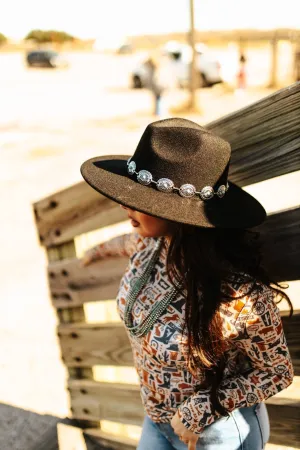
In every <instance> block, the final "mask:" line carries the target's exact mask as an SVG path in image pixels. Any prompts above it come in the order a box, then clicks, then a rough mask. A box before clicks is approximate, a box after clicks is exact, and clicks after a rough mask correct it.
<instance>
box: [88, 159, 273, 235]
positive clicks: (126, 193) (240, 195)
mask: <svg viewBox="0 0 300 450" xmlns="http://www.w3.org/2000/svg"><path fill="white" fill-rule="evenodd" d="M128 158H130V156H124V155H121V156H120V155H112V156H111V155H110V156H99V157H96V158H91V159H89V160H87V161H85V162H84V163H83V164H82V166H81V174H82V176H83V178H84V179H85V181H86V182H87V183H88V184H89V185H90V186H91V187H93V188H94V189H95V190H96V191H98V192H100V193H101V194H103V195H104V196H105V197H108V198H110V199H111V200H114V201H115V202H117V203H119V204H121V205H123V206H126V207H128V208H131V209H134V210H136V211H139V212H142V213H145V214H149V215H151V216H154V217H159V218H162V219H167V220H171V221H174V222H180V223H185V224H190V225H195V226H198V227H205V228H214V227H222V228H251V227H254V226H257V225H259V224H260V223H262V222H263V221H264V219H265V217H266V212H265V210H264V208H263V206H262V205H261V204H260V203H259V202H258V201H257V200H256V199H255V198H254V197H252V196H251V195H250V194H248V193H247V192H246V191H244V190H243V189H241V188H240V187H238V186H237V185H236V184H234V183H232V182H230V181H229V182H228V183H229V189H228V191H227V192H226V194H225V196H224V197H223V198H219V197H218V196H216V195H215V196H214V197H213V198H212V199H211V200H207V201H202V200H200V199H199V197H196V196H195V197H193V198H183V197H181V196H180V195H179V194H178V193H177V192H170V193H166V192H161V191H158V190H157V189H156V187H155V186H153V185H152V184H151V185H148V186H144V185H142V184H140V183H138V182H137V181H136V179H135V177H131V176H130V175H129V174H128V173H127V160H128ZM187 182H188V180H187Z"/></svg>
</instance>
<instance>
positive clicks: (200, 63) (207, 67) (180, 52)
mask: <svg viewBox="0 0 300 450" xmlns="http://www.w3.org/2000/svg"><path fill="white" fill-rule="evenodd" d="M195 49H196V69H197V74H198V87H206V86H212V85H214V84H216V83H221V82H222V81H223V80H222V76H221V65H220V63H219V61H218V60H217V59H216V58H215V56H214V55H212V54H211V53H210V52H209V50H208V48H207V47H206V46H205V45H204V44H196V46H195ZM162 55H164V56H167V62H168V66H169V67H168V70H170V71H172V73H173V76H174V77H175V78H176V81H177V85H178V86H179V87H186V86H187V85H188V82H189V74H190V66H191V59H192V49H191V47H190V46H189V45H187V44H181V43H177V42H173V41H170V42H168V43H167V44H166V45H165V46H164V47H163V48H162ZM165 60H166V58H164V61H165ZM149 76H150V74H149V69H148V65H147V64H145V61H143V62H141V63H140V64H139V65H138V66H137V67H136V68H135V69H134V71H133V73H132V75H131V84H132V87H133V88H147V87H148V84H149Z"/></svg>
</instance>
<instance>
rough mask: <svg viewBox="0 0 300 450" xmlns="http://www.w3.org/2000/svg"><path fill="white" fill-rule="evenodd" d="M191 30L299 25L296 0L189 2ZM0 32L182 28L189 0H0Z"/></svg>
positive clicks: (91, 34) (82, 34)
mask: <svg viewBox="0 0 300 450" xmlns="http://www.w3.org/2000/svg"><path fill="white" fill-rule="evenodd" d="M194 2H195V24H196V28H197V29H202V30H210V29H219V30H222V29H233V28H235V29H236V28H260V29H270V28H277V27H278V28H285V27H287V28H300V19H299V13H298V11H299V3H300V1H299V0H284V1H283V0H194ZM0 8H1V9H0V11H1V13H0V32H1V33H4V34H5V35H6V36H8V37H10V38H13V39H20V38H22V37H24V36H25V35H26V34H27V33H28V31H30V30H31V29H33V28H41V29H51V28H52V29H59V30H63V31H67V32H69V33H71V34H73V35H75V36H76V37H79V38H82V39H88V38H95V37H101V36H112V37H113V36H126V35H138V34H155V33H168V32H174V31H179V32H180V31H186V30H187V29H188V27H189V0H84V1H82V0H51V1H48V2H43V1H41V0H9V1H5V4H4V0H0Z"/></svg>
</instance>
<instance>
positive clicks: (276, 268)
mask: <svg viewBox="0 0 300 450" xmlns="http://www.w3.org/2000/svg"><path fill="white" fill-rule="evenodd" d="M299 104H300V83H297V84H295V85H293V86H291V87H289V88H286V89H284V90H281V91H278V92H277V93H275V94H273V95H271V96H269V97H267V98H265V99H263V100H261V101H259V102H257V103H255V104H253V105H251V106H249V107H246V108H244V109H242V110H240V111H237V112H235V113H234V114H231V115H229V116H226V117H224V118H222V119H220V120H217V121H215V122H213V123H210V124H209V125H208V126H207V128H208V129H210V130H213V131H214V132H215V133H216V134H218V135H220V136H222V137H223V138H225V139H227V140H229V141H230V143H231V145H232V165H231V171H230V179H231V180H232V181H234V182H237V183H238V184H239V185H241V186H246V185H249V184H252V183H256V182H259V181H263V180H267V179H270V178H273V177H276V176H279V175H283V174H287V173H290V172H293V171H296V170H299V169H300V135H299V130H300V114H299ZM78 170H79V169H78ZM270 195H272V193H271V192H270ZM34 213H35V218H36V225H37V229H38V233H39V239H40V243H41V245H43V246H44V247H45V249H46V251H47V254H48V260H49V266H48V278H49V288H50V295H51V300H52V303H53V306H54V308H56V310H57V314H58V318H59V325H58V336H59V340H60V346H61V355H62V359H63V361H64V364H65V365H66V367H67V370H68V374H69V380H68V390H69V393H70V400H71V413H72V416H73V417H74V418H76V419H79V420H82V421H83V422H82V424H83V426H85V427H88V428H91V427H94V428H93V429H92V430H90V431H89V433H90V434H91V435H93V436H97V439H98V440H99V442H101V443H102V444H103V445H104V446H105V447H109V448H115V449H119V450H124V449H133V448H135V445H134V441H132V440H131V439H128V438H126V439H125V438H124V439H120V438H113V437H112V436H110V435H109V434H107V433H104V432H103V431H101V430H100V429H97V428H96V427H97V426H98V425H99V421H101V420H109V421H114V422H118V423H124V424H135V425H141V422H142V419H143V410H142V406H141V401H140V396H139V388H138V385H137V384H128V383H126V384H125V383H122V382H120V383H108V382H105V383H104V382H98V381H96V380H95V379H94V376H93V367H94V366H101V365H102V366H115V367H118V366H129V367H132V364H133V360H132V354H131V349H130V345H129V341H128V338H127V335H126V334H125V330H124V327H123V324H121V323H117V322H113V323H96V324H95V323H87V322H86V320H85V314H84V304H86V303H87V302H95V301H97V302H104V301H106V300H107V299H113V298H114V297H115V295H116V292H117V288H118V284H119V280H120V277H121V275H122V273H123V271H124V268H125V265H126V263H127V261H126V259H124V258H110V259H109V260H105V262H103V261H102V262H97V263H95V264H93V265H91V266H88V267H86V268H82V267H81V265H80V262H79V260H78V259H77V258H76V250H75V241H74V239H75V238H76V237H77V236H79V235H82V234H84V233H87V232H90V231H92V230H98V229H100V228H102V227H105V226H108V225H112V224H115V223H117V222H120V221H123V220H125V215H124V212H123V210H122V209H121V208H119V207H118V205H116V204H115V203H113V202H111V201H110V200H108V199H106V198H104V197H103V196H101V195H100V194H98V193H96V192H95V191H94V190H93V189H92V188H90V187H89V186H88V185H87V184H86V183H85V182H80V183H78V184H76V185H75V186H72V187H70V188H68V189H66V190H63V191H61V192H58V193H55V194H53V195H51V196H50V197H48V198H46V199H43V200H41V201H39V202H37V203H35V204H34ZM260 231H261V232H262V233H263V235H264V236H265V241H266V244H265V245H266V250H267V253H268V258H267V259H265V261H264V264H265V266H266V267H267V268H269V269H271V270H272V272H273V273H275V274H276V278H277V280H283V281H290V280H297V279H300V269H299V261H300V207H295V208H293V209H290V210H287V211H280V212H278V213H276V214H272V215H270V216H268V219H267V221H266V222H265V223H264V224H263V225H262V226H261V227H260ZM283 316H284V317H283V323H284V329H285V333H286V337H287V340H288V344H289V348H290V352H291V355H292V359H293V363H294V367H295V374H296V375H298V376H299V375H300V311H299V310H296V311H295V313H294V316H293V317H292V318H291V319H290V318H288V317H287V316H286V315H285V314H284V313H283ZM299 388H300V386H299V384H298V383H297V382H296V383H294V388H293V385H292V387H291V389H294V393H293V395H292V398H290V397H291V396H286V395H285V392H283V393H281V394H279V395H278V396H275V397H273V398H271V399H269V400H268V401H267V406H268V411H269V415H270V419H271V442H272V443H275V444H281V445H290V446H294V447H299V448H300V395H299V390H298V391H297V389H299ZM297 396H298V397H297Z"/></svg>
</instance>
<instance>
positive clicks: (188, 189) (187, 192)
mask: <svg viewBox="0 0 300 450" xmlns="http://www.w3.org/2000/svg"><path fill="white" fill-rule="evenodd" d="M195 192H196V188H195V186H193V185H192V184H183V185H182V186H180V189H179V194H180V195H181V197H186V198H190V197H194V195H195Z"/></svg>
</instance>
